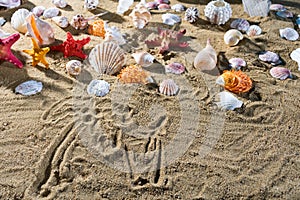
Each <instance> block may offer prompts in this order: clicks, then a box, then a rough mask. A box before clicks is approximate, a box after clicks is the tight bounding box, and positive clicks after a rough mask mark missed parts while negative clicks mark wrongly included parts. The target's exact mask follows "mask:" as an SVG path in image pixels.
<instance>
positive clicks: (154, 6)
mask: <svg viewBox="0 0 300 200" xmlns="http://www.w3.org/2000/svg"><path fill="white" fill-rule="evenodd" d="M157 6H158V3H157V2H155V1H151V2H148V3H146V8H148V9H149V10H155V9H157Z"/></svg>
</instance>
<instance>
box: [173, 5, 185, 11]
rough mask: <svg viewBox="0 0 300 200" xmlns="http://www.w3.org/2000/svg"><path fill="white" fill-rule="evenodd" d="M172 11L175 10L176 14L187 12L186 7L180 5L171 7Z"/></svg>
mask: <svg viewBox="0 0 300 200" xmlns="http://www.w3.org/2000/svg"><path fill="white" fill-rule="evenodd" d="M171 9H172V10H174V11H175V12H183V11H185V9H186V7H185V6H184V5H182V4H180V3H177V4H174V5H173V6H171Z"/></svg>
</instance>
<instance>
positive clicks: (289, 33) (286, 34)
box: [279, 28, 299, 41]
mask: <svg viewBox="0 0 300 200" xmlns="http://www.w3.org/2000/svg"><path fill="white" fill-rule="evenodd" d="M279 34H280V37H282V38H285V39H287V40H290V41H295V40H298V38H299V33H298V32H297V31H296V30H295V29H293V28H284V29H279Z"/></svg>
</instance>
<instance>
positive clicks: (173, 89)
mask: <svg viewBox="0 0 300 200" xmlns="http://www.w3.org/2000/svg"><path fill="white" fill-rule="evenodd" d="M178 90H179V87H178V85H176V83H175V82H174V81H173V80H172V79H166V80H163V81H162V82H161V83H160V85H159V92H160V93H161V94H164V95H168V96H173V95H176V94H177V92H178Z"/></svg>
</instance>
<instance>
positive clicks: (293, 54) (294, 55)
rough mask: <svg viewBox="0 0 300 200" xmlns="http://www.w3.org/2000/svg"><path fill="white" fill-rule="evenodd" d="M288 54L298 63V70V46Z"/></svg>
mask: <svg viewBox="0 0 300 200" xmlns="http://www.w3.org/2000/svg"><path fill="white" fill-rule="evenodd" d="M290 56H291V59H292V60H293V61H296V62H297V63H298V70H299V71H300V48H298V49H296V50H294V51H292V53H291V54H290Z"/></svg>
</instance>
